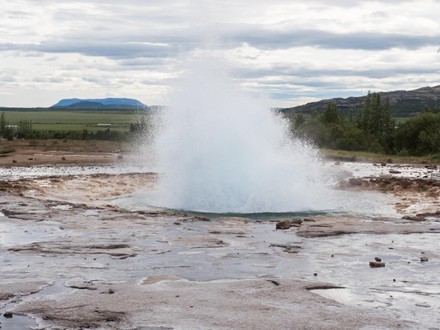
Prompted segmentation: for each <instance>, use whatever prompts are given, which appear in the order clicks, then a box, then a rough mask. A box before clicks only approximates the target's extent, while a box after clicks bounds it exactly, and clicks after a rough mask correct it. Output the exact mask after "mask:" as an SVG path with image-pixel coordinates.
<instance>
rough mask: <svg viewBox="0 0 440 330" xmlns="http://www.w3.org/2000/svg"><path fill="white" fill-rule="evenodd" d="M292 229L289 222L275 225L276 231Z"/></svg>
mask: <svg viewBox="0 0 440 330" xmlns="http://www.w3.org/2000/svg"><path fill="white" fill-rule="evenodd" d="M290 227H292V223H291V222H290V221H289V220H283V221H280V222H278V223H277V225H276V229H289V228H290Z"/></svg>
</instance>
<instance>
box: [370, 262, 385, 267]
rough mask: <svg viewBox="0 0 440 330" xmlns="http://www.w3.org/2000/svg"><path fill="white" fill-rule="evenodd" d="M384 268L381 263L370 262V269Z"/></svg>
mask: <svg viewBox="0 0 440 330" xmlns="http://www.w3.org/2000/svg"><path fill="white" fill-rule="evenodd" d="M380 267H385V263H384V262H381V261H370V268H380Z"/></svg>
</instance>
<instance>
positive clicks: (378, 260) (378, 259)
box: [374, 257, 382, 262]
mask: <svg viewBox="0 0 440 330" xmlns="http://www.w3.org/2000/svg"><path fill="white" fill-rule="evenodd" d="M374 260H376V261H377V262H381V261H382V259H381V258H378V257H376V258H374Z"/></svg>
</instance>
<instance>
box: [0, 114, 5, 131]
mask: <svg viewBox="0 0 440 330" xmlns="http://www.w3.org/2000/svg"><path fill="white" fill-rule="evenodd" d="M5 128H6V119H5V112H4V111H2V114H1V116H0V137H4V136H5Z"/></svg>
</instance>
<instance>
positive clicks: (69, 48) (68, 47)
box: [0, 41, 175, 58]
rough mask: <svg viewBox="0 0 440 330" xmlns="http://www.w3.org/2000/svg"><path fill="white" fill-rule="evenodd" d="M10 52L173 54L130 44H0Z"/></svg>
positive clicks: (123, 55)
mask: <svg viewBox="0 0 440 330" xmlns="http://www.w3.org/2000/svg"><path fill="white" fill-rule="evenodd" d="M11 50H12V51H23V52H29V51H31V52H42V53H80V54H83V55H88V56H104V57H110V58H136V57H153V58H154V57H168V56H172V55H173V54H174V53H175V51H174V50H173V49H172V48H171V47H167V46H162V45H151V44H146V43H132V42H126V43H124V42H107V41H103V42H101V41H95V42H90V41H86V42H72V41H49V42H44V43H41V44H12V43H4V44H0V51H11Z"/></svg>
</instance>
